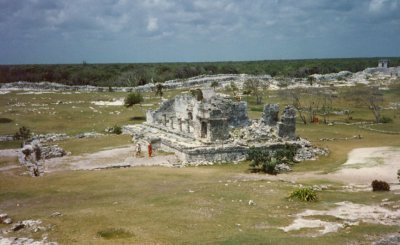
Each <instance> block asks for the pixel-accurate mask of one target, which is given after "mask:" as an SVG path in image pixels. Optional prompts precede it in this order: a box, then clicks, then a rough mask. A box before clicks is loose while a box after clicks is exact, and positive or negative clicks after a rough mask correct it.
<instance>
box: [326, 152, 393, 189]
mask: <svg viewBox="0 0 400 245" xmlns="http://www.w3.org/2000/svg"><path fill="white" fill-rule="evenodd" d="M347 159H348V160H347V161H346V162H345V163H344V164H343V165H342V167H341V169H340V170H338V171H336V172H335V173H332V174H329V175H328V177H329V178H331V179H338V180H341V181H343V182H347V183H351V184H370V183H371V182H372V181H373V180H375V179H378V180H384V181H386V182H388V183H398V182H399V181H398V179H397V170H398V169H400V148H395V147H372V148H358V149H354V150H352V151H351V152H350V153H349V155H348V158H347Z"/></svg>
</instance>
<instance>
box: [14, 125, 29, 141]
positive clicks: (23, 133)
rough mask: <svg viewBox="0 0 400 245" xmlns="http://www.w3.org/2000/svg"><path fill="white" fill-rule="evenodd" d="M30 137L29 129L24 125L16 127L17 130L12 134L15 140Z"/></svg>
mask: <svg viewBox="0 0 400 245" xmlns="http://www.w3.org/2000/svg"><path fill="white" fill-rule="evenodd" d="M29 137H31V130H30V129H29V128H27V127H25V126H22V127H20V128H19V129H18V132H16V133H15V134H14V139H16V140H25V139H29Z"/></svg>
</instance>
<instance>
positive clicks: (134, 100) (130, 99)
mask: <svg viewBox="0 0 400 245" xmlns="http://www.w3.org/2000/svg"><path fill="white" fill-rule="evenodd" d="M142 102H143V96H142V94H140V93H138V92H133V93H130V94H128V95H127V96H126V98H125V101H124V104H125V106H126V107H131V106H133V105H136V104H139V103H142Z"/></svg>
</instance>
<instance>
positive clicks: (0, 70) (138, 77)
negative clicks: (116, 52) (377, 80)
mask: <svg viewBox="0 0 400 245" xmlns="http://www.w3.org/2000/svg"><path fill="white" fill-rule="evenodd" d="M378 59H379V58H349V59H309V60H264V61H237V62H201V63H147V64H145V63H143V64H140V63H136V64H89V63H87V62H82V64H54V65H0V83H7V82H17V81H29V82H42V81H48V82H57V83H62V84H67V85H94V86H138V85H143V84H147V83H151V82H154V83H155V82H164V81H167V80H171V79H184V78H189V77H193V76H198V75H212V74H240V73H247V74H255V75H259V74H270V75H271V76H290V77H301V78H304V77H308V76H309V75H311V74H314V73H320V74H326V73H333V72H339V71H344V70H347V71H351V72H357V71H361V70H363V69H365V68H367V67H375V66H376V65H377V61H378ZM390 65H391V66H399V65H400V58H395V57H394V58H390Z"/></svg>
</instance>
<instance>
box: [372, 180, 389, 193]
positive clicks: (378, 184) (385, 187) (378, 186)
mask: <svg viewBox="0 0 400 245" xmlns="http://www.w3.org/2000/svg"><path fill="white" fill-rule="evenodd" d="M371 186H372V191H390V185H389V184H388V183H387V182H385V181H381V180H374V181H372V183H371Z"/></svg>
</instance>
